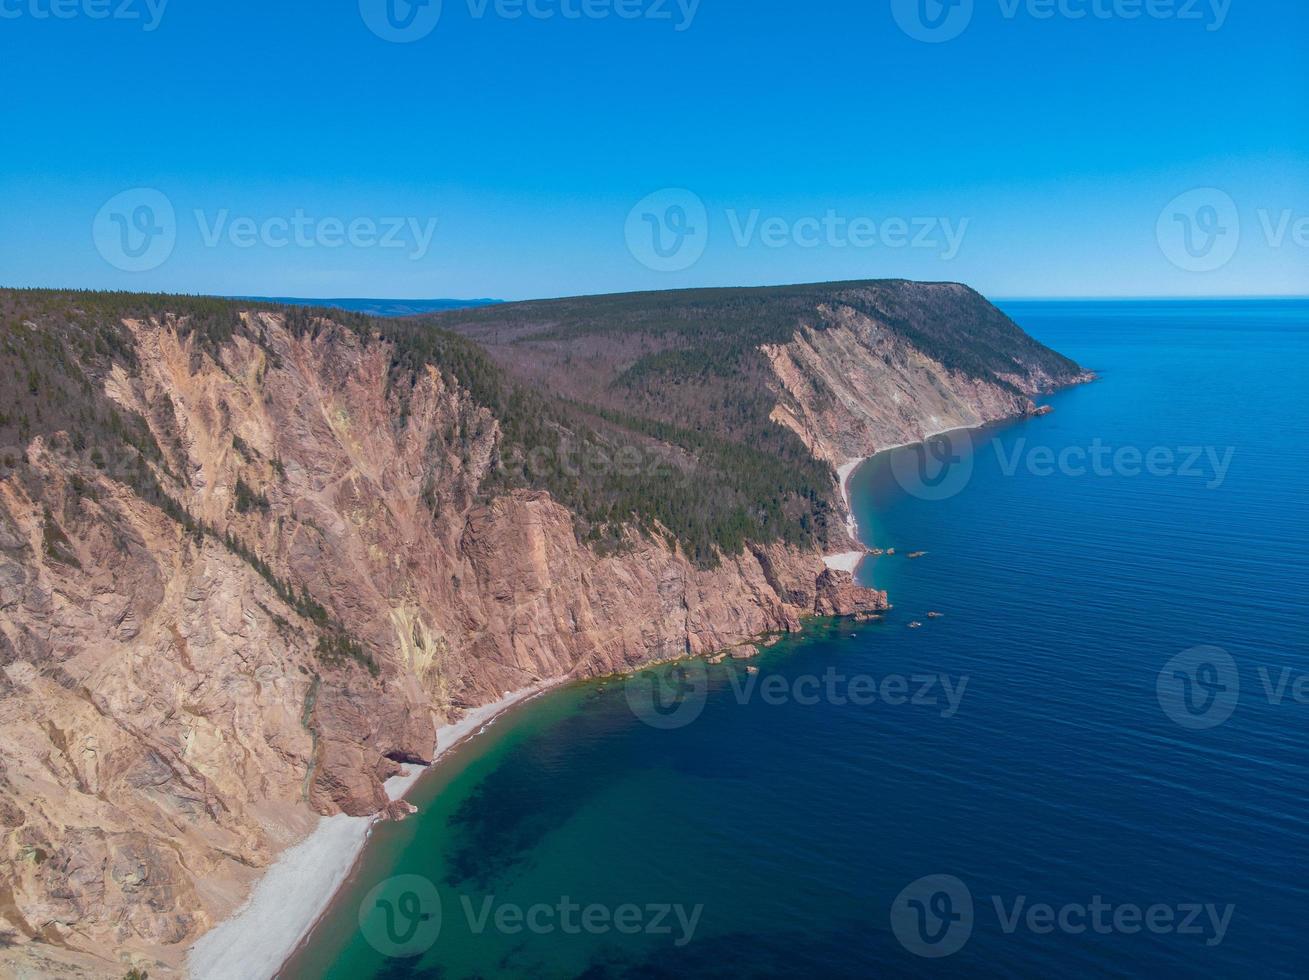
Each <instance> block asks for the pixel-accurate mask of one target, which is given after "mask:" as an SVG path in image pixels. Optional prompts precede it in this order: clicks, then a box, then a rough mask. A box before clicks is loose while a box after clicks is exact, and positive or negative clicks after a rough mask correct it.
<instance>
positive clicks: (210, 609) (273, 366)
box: [0, 313, 886, 976]
mask: <svg viewBox="0 0 1309 980" xmlns="http://www.w3.org/2000/svg"><path fill="white" fill-rule="evenodd" d="M245 324H246V328H247V332H248V334H249V335H250V336H241V335H239V334H238V335H236V336H233V337H232V338H231V339H230V340H228V341H226V342H224V343H223V344H221V345H219V346H218V347H217V348H216V349H213V350H211V349H209V348H206V347H203V346H201V345H200V344H199V343H198V342H197V341H196V339H195V338H194V337H193V336H188V337H185V338H184V337H183V336H181V335H180V333H179V330H178V327H179V324H178V323H177V322H176V321H174V320H171V319H169V318H166V317H165V318H162V319H160V320H151V321H133V322H131V323H130V324H129V326H130V328H131V332H132V336H133V337H134V340H135V356H136V361H137V363H136V367H135V369H134V370H132V371H130V372H128V371H127V370H125V369H123V368H122V367H119V368H116V369H115V371H114V372H113V374H112V375H111V376H109V377H108V378H106V379H105V380H104V382H103V383H104V387H105V390H106V392H107V393H108V395H109V396H110V397H111V398H112V399H113V400H114V401H115V402H116V403H117V404H118V405H120V406H121V407H122V408H123V409H124V410H131V411H134V412H137V413H140V415H141V416H143V417H144V418H145V419H147V420H148V422H149V426H150V429H151V431H152V433H153V434H154V437H155V440H156V442H157V443H158V445H159V446H160V447H161V448H162V450H163V455H164V459H163V460H162V461H161V462H160V463H159V464H158V467H157V468H158V474H159V479H160V482H161V484H162V485H163V486H164V487H165V489H166V490H167V491H168V492H169V494H170V495H171V496H172V497H173V498H174V499H175V500H176V501H177V502H178V503H180V504H181V505H182V507H183V508H185V510H186V511H187V512H188V513H189V514H190V515H191V517H192V518H194V520H195V522H196V525H198V526H199V528H200V529H199V530H197V527H196V526H195V525H193V526H192V527H191V528H190V529H188V527H187V526H184V524H183V523H181V522H179V520H177V519H175V518H176V516H177V515H174V516H169V514H168V513H166V512H165V511H164V510H162V509H160V508H159V507H157V506H154V505H153V504H151V503H148V502H147V501H145V500H143V499H141V498H140V497H138V496H137V495H135V494H133V493H132V492H131V491H129V490H128V489H126V488H125V487H124V485H123V484H122V483H121V482H117V481H116V480H115V479H113V478H112V474H113V472H114V465H115V461H113V460H110V461H107V463H101V465H98V466H90V465H86V464H84V463H82V462H79V461H78V460H77V459H76V458H75V457H73V456H72V455H70V454H68V453H66V452H64V451H63V450H62V449H59V448H56V447H55V446H53V445H50V444H47V442H46V441H45V440H44V439H42V438H39V437H38V438H35V439H32V440H31V442H30V443H29V444H28V445H27V446H26V447H25V449H24V452H25V454H26V463H27V465H28V473H27V476H26V477H25V478H22V479H20V478H19V477H18V476H17V475H15V474H13V473H10V474H9V475H7V476H4V477H3V479H0V834H3V837H2V838H0V840H3V842H4V851H3V854H2V855H0V972H3V971H4V970H5V969H6V968H8V969H15V970H16V969H18V968H19V967H20V966H24V968H26V969H30V970H35V971H36V973H37V975H39V974H40V973H42V972H47V973H49V972H56V971H57V972H61V973H62V972H67V973H71V972H74V971H75V970H77V969H82V970H85V971H86V972H85V975H88V976H98V975H104V976H121V974H122V972H123V970H124V969H125V964H128V963H131V962H139V963H142V964H145V965H148V967H149V969H150V972H151V974H152V975H153V976H164V975H168V973H169V972H170V970H171V969H173V968H175V967H176V966H177V964H179V963H180V961H181V959H182V956H183V955H184V952H185V949H186V947H187V946H188V945H189V944H190V942H192V941H194V939H195V938H196V937H197V936H198V935H200V934H201V933H202V932H204V931H205V930H206V929H208V928H209V927H210V926H212V925H213V924H214V923H215V922H217V921H218V920H220V919H221V918H223V917H225V916H227V915H228V914H230V913H231V912H232V911H234V910H235V909H236V908H237V907H238V906H239V905H240V904H241V902H242V901H243V900H244V899H245V897H246V896H247V895H248V892H249V889H250V887H251V885H252V883H253V881H254V880H255V879H256V878H257V877H258V875H259V873H260V872H261V870H262V869H263V868H265V867H267V866H268V864H269V863H270V862H271V861H272V860H273V859H274V858H275V856H276V855H277V854H278V853H279V852H280V851H281V850H283V849H284V848H285V847H287V846H288V845H289V844H291V843H292V842H294V841H295V840H297V839H299V838H301V837H302V836H303V835H304V834H305V833H306V832H307V831H308V830H309V829H310V828H311V827H312V826H313V824H314V823H315V821H316V819H317V816H318V815H319V814H330V813H336V812H345V813H349V814H354V815H366V814H374V813H380V812H384V811H386V810H387V809H388V801H387V798H386V795H385V793H384V791H383V789H382V782H383V780H385V779H386V778H387V777H388V776H389V775H392V774H394V772H396V770H397V763H398V762H402V761H404V762H422V761H425V760H427V759H429V758H430V757H431V754H432V751H433V748H434V744H435V731H436V728H437V727H438V725H439V724H441V723H443V722H445V721H447V720H451V719H452V718H453V717H455V716H457V715H458V713H459V712H460V711H461V710H462V709H463V708H466V707H468V706H473V705H479V704H484V703H487V702H490V701H493V700H496V699H498V698H499V697H501V696H502V695H503V694H504V693H505V692H507V691H511V690H515V689H518V688H522V687H524V686H527V685H529V684H532V683H534V682H537V681H540V680H545V679H553V678H561V677H569V676H577V677H581V676H593V675H600V674H607V673H611V672H615V671H622V670H627V669H630V668H633V667H636V666H639V665H641V664H643V663H649V662H651V661H657V660H666V659H670V658H673V657H679V656H685V655H688V654H699V653H708V652H713V651H715V650H718V649H722V648H724V647H727V646H730V645H733V644H736V643H739V642H741V641H743V640H746V639H748V638H751V637H755V636H758V635H760V634H762V633H766V632H770V631H781V630H795V629H798V628H799V621H800V619H801V617H803V616H807V615H813V614H816V613H818V614H824V615H841V614H849V613H853V612H855V611H858V610H861V609H872V608H878V607H880V606H883V605H884V604H885V601H886V600H885V595H884V594H882V593H878V592H873V591H870V590H866V589H859V588H858V587H856V586H854V585H853V583H852V581H851V579H850V576H849V575H848V573H839V572H831V571H828V570H826V569H825V568H824V566H823V563H822V561H821V557H820V556H819V555H817V554H806V553H802V552H800V551H798V550H796V549H794V548H787V547H783V546H781V545H773V546H769V547H760V548H753V549H749V550H747V551H746V552H745V553H743V554H741V555H738V556H734V557H728V558H726V559H725V560H724V561H723V562H722V563H721V565H719V567H717V568H714V569H712V570H705V569H701V568H697V567H695V566H694V565H692V564H691V563H690V562H688V561H687V560H686V559H685V558H684V557H683V556H682V555H681V554H680V553H679V552H678V551H677V550H675V549H674V548H672V547H670V546H669V545H668V544H666V543H665V542H664V541H663V540H662V539H658V538H649V537H643V536H638V535H635V534H632V535H631V536H630V538H629V540H628V541H627V547H625V548H623V549H620V551H619V552H618V553H615V554H610V555H607V556H601V555H599V554H597V553H596V552H594V551H593V550H591V549H590V548H588V547H587V546H585V545H584V544H582V543H580V542H579V541H578V535H577V534H576V532H575V529H574V520H573V517H572V515H571V514H570V513H569V512H568V511H566V510H565V509H564V508H562V507H561V506H559V505H558V504H557V503H556V502H555V501H553V500H552V499H551V498H550V497H549V496H548V495H546V494H544V493H539V492H516V493H512V494H504V495H500V496H491V497H489V498H488V497H486V496H485V495H484V494H483V493H481V492H480V491H481V488H482V487H483V486H484V485H485V484H486V481H487V477H488V474H489V473H490V472H491V470H492V468H493V467H494V466H495V465H497V459H498V456H497V447H498V444H499V427H498V423H497V421H496V419H495V418H494V417H493V416H492V415H491V414H490V413H489V412H488V411H487V410H485V409H484V408H481V407H479V406H478V405H477V404H475V403H474V402H473V400H472V399H471V398H470V396H469V395H468V393H467V392H465V391H463V390H462V389H460V388H459V387H458V386H457V385H455V384H453V383H452V382H449V381H447V380H446V379H445V378H443V377H442V375H441V374H440V373H439V372H438V371H437V370H435V369H432V368H429V369H427V371H426V373H425V374H424V375H422V376H421V377H420V378H419V379H418V380H417V383H416V384H415V385H414V386H413V388H412V390H408V389H406V390H404V391H403V392H400V391H396V390H392V387H391V384H390V377H391V373H390V368H391V359H392V351H391V349H390V348H389V346H388V344H386V343H385V342H383V341H381V340H379V339H377V338H372V339H365V338H361V337H359V336H358V335H357V334H355V333H353V332H351V331H348V330H345V329H343V328H338V327H335V326H333V325H331V324H330V323H323V324H321V327H320V329H317V330H315V331H313V332H312V333H306V334H296V333H295V332H293V331H290V330H289V329H287V325H286V323H285V321H284V319H283V318H282V316H281V315H279V314H274V313H258V314H247V315H246V317H245ZM252 337H253V338H255V339H254V340H252V339H251V338H252ZM256 341H257V342H256ZM788 356H789V355H788ZM795 356H796V357H803V353H802V352H797V354H796V355H795ZM813 356H814V357H817V358H819V359H821V357H822V356H823V354H822V352H820V351H818V350H816V349H814V353H813ZM849 356H851V357H853V356H855V355H854V353H853V352H852V353H851V354H850V355H849ZM779 373H780V372H779ZM797 404H800V402H799V400H797ZM813 421H814V424H815V425H820V424H821V422H822V419H821V418H817V417H816V418H815V419H814V420H813ZM832 438H836V439H837V440H838V441H837V442H833V441H832ZM832 438H826V441H822V442H820V441H818V440H816V441H815V446H816V447H817V446H819V445H820V444H821V445H823V446H826V445H828V444H829V443H830V444H831V445H834V446H836V445H844V444H843V443H839V439H841V438H844V437H841V436H837V437H832ZM102 467H103V468H102ZM337 624H339V626H340V627H341V628H343V629H344V631H345V633H346V634H348V636H349V637H351V638H353V640H354V641H356V642H357V643H358V644H359V648H358V650H359V652H360V653H361V656H350V655H343V654H341V653H340V652H339V651H334V649H333V648H331V647H330V645H329V646H328V647H327V648H326V650H325V649H324V646H323V644H324V637H330V635H331V634H332V631H333V630H335V629H336V626H337ZM369 662H371V669H370V664H369Z"/></svg>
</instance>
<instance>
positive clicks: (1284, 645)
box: [285, 301, 1309, 980]
mask: <svg viewBox="0 0 1309 980" xmlns="http://www.w3.org/2000/svg"><path fill="white" fill-rule="evenodd" d="M1002 305H1003V306H1004V308H1005V309H1006V312H1008V313H1010V315H1011V316H1013V317H1014V318H1015V320H1017V322H1018V323H1019V324H1020V325H1022V326H1023V327H1024V328H1025V329H1026V330H1027V331H1028V332H1029V333H1031V334H1033V335H1034V336H1035V337H1037V338H1038V339H1040V340H1042V341H1044V342H1045V343H1047V344H1049V345H1050V346H1052V347H1054V348H1055V349H1057V350H1059V351H1061V352H1063V353H1065V354H1067V355H1069V356H1071V357H1073V358H1075V359H1077V360H1078V361H1079V362H1080V363H1082V364H1083V365H1085V366H1087V367H1089V368H1091V369H1093V370H1095V371H1097V372H1098V373H1099V380H1098V381H1096V382H1095V383H1094V384H1090V385H1085V386H1080V387H1077V388H1074V389H1071V390H1068V391H1064V392H1061V393H1058V394H1056V395H1054V396H1052V397H1051V398H1049V399H1047V401H1048V403H1049V404H1050V405H1051V406H1052V407H1053V409H1054V411H1053V413H1052V414H1049V415H1046V416H1043V417H1039V418H1033V419H1029V420H1024V421H1021V422H1015V423H1009V424H1004V425H999V426H993V427H989V428H987V429H983V430H977V431H973V432H968V433H952V434H949V435H947V436H945V437H942V438H941V439H938V440H934V441H933V442H932V443H930V444H929V445H928V446H927V447H908V448H905V449H901V450H895V451H893V452H891V453H887V454H883V455H881V456H879V457H876V458H875V459H874V460H872V461H871V462H869V463H867V464H865V465H864V466H863V467H861V468H860V469H859V470H858V471H856V473H855V475H854V477H853V478H852V481H851V495H852V500H853V505H854V509H855V511H856V515H857V517H858V520H859V524H860V529H861V533H862V535H863V536H864V538H865V539H866V540H867V541H868V542H869V543H870V544H872V545H876V546H878V547H883V548H895V549H896V554H895V555H885V556H882V557H879V558H874V559H870V560H868V561H866V562H865V564H864V565H863V567H862V568H861V570H860V577H861V579H862V580H863V581H865V582H866V583H869V584H875V585H877V586H878V587H881V588H886V589H888V590H889V591H890V594H891V601H892V602H893V604H894V609H893V610H891V611H890V612H889V613H888V614H887V616H886V618H885V620H884V621H881V622H869V623H858V624H857V623H852V622H850V621H839V622H838V621H830V620H819V621H815V622H812V623H810V624H809V625H808V627H807V628H806V630H805V632H804V633H803V634H801V635H799V636H796V637H790V638H787V639H784V640H783V641H782V642H780V643H779V644H777V645H776V646H774V647H772V648H770V649H768V650H767V651H766V652H765V653H764V655H763V656H762V657H761V658H759V659H758V660H757V661H755V664H756V665H757V666H758V668H759V673H757V674H752V673H749V672H748V671H747V667H746V665H744V664H739V663H727V664H724V665H721V666H716V667H715V666H708V667H706V666H704V665H703V663H702V662H694V663H692V664H689V665H675V666H668V667H662V668H658V669H657V670H654V671H647V672H646V673H644V674H642V675H639V676H638V677H636V678H633V679H630V680H626V681H624V680H610V681H607V682H594V683H588V684H582V685H578V686H574V687H570V688H567V689H563V690H559V691H555V692H552V693H550V694H547V695H545V696H542V697H540V698H538V699H537V700H535V701H532V702H530V703H528V704H526V705H525V706H523V707H521V708H519V709H517V710H515V711H514V712H512V713H511V714H509V715H507V716H505V717H504V718H502V719H501V720H499V721H498V722H496V723H495V724H494V725H492V726H491V727H490V728H489V729H488V730H487V731H486V732H485V733H484V735H482V736H481V737H479V738H478V739H475V740H473V741H471V742H469V743H467V744H465V745H463V746H461V747H460V748H459V749H457V750H456V751H455V752H454V753H452V754H451V755H449V756H447V757H446V759H445V761H444V762H443V764H442V765H441V766H440V767H439V768H438V769H437V770H435V771H433V772H431V773H429V774H427V775H426V776H425V777H424V778H423V780H422V781H421V782H420V783H419V785H418V787H417V788H416V790H415V791H414V793H413V794H412V795H411V796H410V800H411V801H412V802H413V803H415V804H416V805H417V806H418V807H419V811H420V812H419V813H418V814H417V815H415V816H414V817H412V818H410V819H409V820H407V821H404V822H402V823H398V824H382V825H379V826H378V827H377V829H376V831H375V833H374V835H373V838H372V840H371V841H370V843H369V846H368V849H367V851H366V852H365V854H364V857H363V859H362V860H361V863H360V865H359V867H358V869H357V872H356V874H355V875H354V877H353V878H352V880H351V881H350V883H349V884H348V885H347V887H346V888H345V889H344V890H343V892H342V893H341V894H340V895H339V896H338V897H337V899H336V900H335V902H334V903H333V905H332V906H331V909H330V910H329V912H328V913H327V914H326V916H325V917H324V919H323V920H322V922H321V923H320V925H319V926H318V927H317V929H316V930H315V931H314V933H313V934H312V935H311V936H310V938H309V940H308V942H307V943H306V944H305V945H304V946H303V947H302V949H301V950H300V952H299V953H298V954H297V955H296V957H295V958H294V959H293V960H292V962H291V963H290V964H288V966H287V968H286V970H285V976H287V977H296V978H301V977H330V978H339V980H356V978H369V977H373V978H383V977H384V978H402V977H403V978H437V977H441V978H464V977H518V976H531V977H579V976H585V977H596V978H601V977H734V978H735V977H743V976H778V977H780V976H794V975H801V976H807V975H821V976H832V977H847V976H848V977H856V976H858V977H866V976H869V975H873V976H876V975H884V976H901V975H904V976H908V975H919V974H921V973H924V972H932V973H939V974H942V975H974V976H975V975H983V976H1043V975H1097V976H1122V977H1152V978H1155V977H1160V976H1183V975H1213V976H1260V977H1265V978H1268V977H1290V976H1302V975H1303V973H1304V953H1303V948H1302V947H1303V942H1302V936H1303V930H1304V921H1305V918H1306V916H1309V885H1307V884H1306V880H1305V869H1306V868H1309V815H1307V811H1306V808H1305V806H1304V787H1305V777H1306V773H1309V725H1307V724H1306V722H1307V721H1309V680H1307V678H1309V645H1307V643H1306V637H1307V636H1309V606H1307V604H1306V596H1307V595H1309V533H1307V532H1309V518H1307V517H1306V508H1305V501H1306V500H1307V499H1309V446H1307V445H1306V440H1305V432H1304V427H1305V420H1306V418H1307V417H1309V411H1306V410H1307V409H1309V396H1307V395H1306V391H1309V386H1307V385H1306V384H1305V383H1304V365H1305V364H1306V363H1307V362H1309V302H1304V301H1262V302H1257V301H1248V302H1247V301H1241V302H1236V301H1231V302H1148V303H1147V302H1085V303H1083V302H1058V303H1056V302H1050V303H1045V302H1023V303H1007V304H1002ZM916 552H925V554H922V555H921V556H920V557H917V558H911V557H909V556H910V554H913V553H916ZM931 613H939V614H940V615H939V616H931V615H929V614H931ZM912 623H918V624H920V625H919V626H918V627H917V628H911V625H910V624H912Z"/></svg>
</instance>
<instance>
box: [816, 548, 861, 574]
mask: <svg viewBox="0 0 1309 980" xmlns="http://www.w3.org/2000/svg"><path fill="white" fill-rule="evenodd" d="M863 560H864V552H862V551H845V552H842V553H841V554H839V555H828V556H827V557H826V558H824V559H823V564H824V565H826V566H827V567H828V568H834V569H836V570H837V571H838V572H854V570H855V569H856V568H858V567H859V563H860V562H861V561H863Z"/></svg>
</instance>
